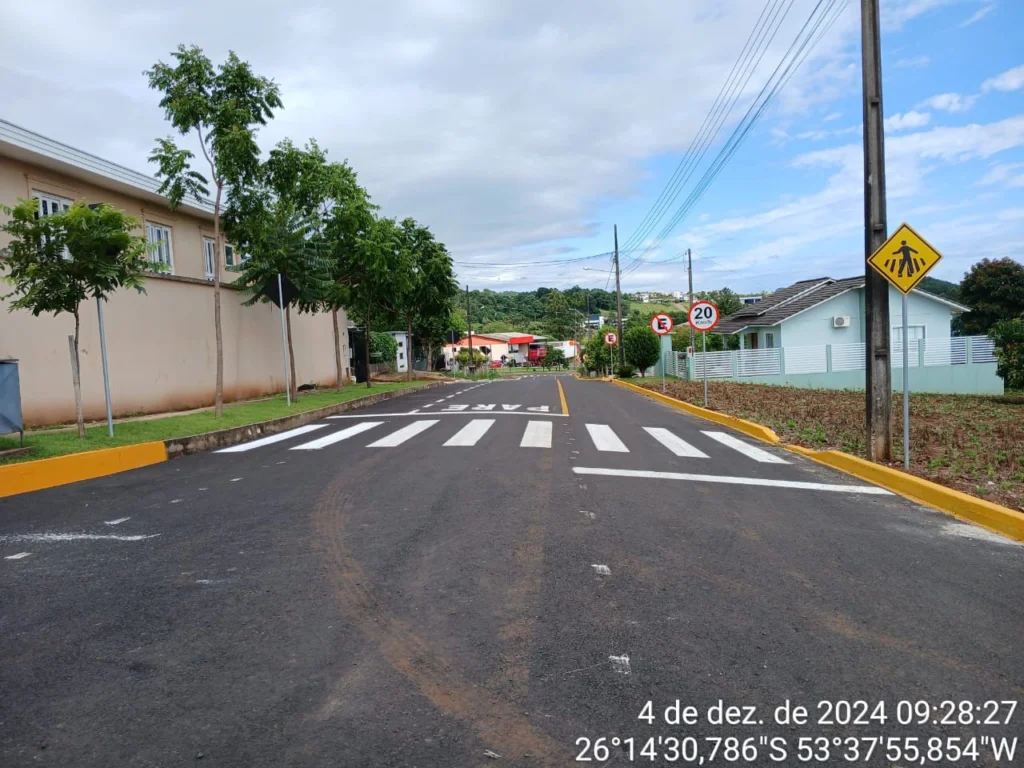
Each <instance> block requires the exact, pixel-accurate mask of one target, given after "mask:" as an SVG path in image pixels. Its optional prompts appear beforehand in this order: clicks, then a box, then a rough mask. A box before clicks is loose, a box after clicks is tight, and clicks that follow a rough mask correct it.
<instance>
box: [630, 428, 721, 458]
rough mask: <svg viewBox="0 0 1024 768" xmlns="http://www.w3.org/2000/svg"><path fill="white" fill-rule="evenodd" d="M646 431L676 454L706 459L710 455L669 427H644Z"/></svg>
mask: <svg viewBox="0 0 1024 768" xmlns="http://www.w3.org/2000/svg"><path fill="white" fill-rule="evenodd" d="M644 432H646V433H647V434H649V435H650V436H651V437H653V438H654V439H655V440H657V441H658V442H659V443H661V444H662V445H664V446H665V447H666V448H668V449H669V450H670V451H672V453H674V454H675V455H676V456H685V457H687V458H690V459H706V458H707V457H708V455H707V454H706V453H704V451H701V450H698V449H697V448H694V447H693V446H692V445H690V444H689V443H688V442H686V441H685V440H683V439H682V438H680V437H677V436H676V435H673V434H672V433H671V432H669V431H668V430H667V429H662V428H661V427H644Z"/></svg>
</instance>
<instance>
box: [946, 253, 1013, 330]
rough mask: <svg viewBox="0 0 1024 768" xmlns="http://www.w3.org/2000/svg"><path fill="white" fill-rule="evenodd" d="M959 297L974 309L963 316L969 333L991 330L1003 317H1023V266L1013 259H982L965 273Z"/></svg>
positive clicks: (962, 323)
mask: <svg viewBox="0 0 1024 768" xmlns="http://www.w3.org/2000/svg"><path fill="white" fill-rule="evenodd" d="M960 300H961V302H962V303H964V304H966V305H967V306H969V307H970V308H971V311H970V312H966V313H964V314H963V315H962V316H961V317H960V328H961V330H962V332H963V333H965V334H968V335H974V334H982V333H988V331H989V329H990V328H992V327H993V326H994V325H995V324H996V323H998V322H999V321H1000V320H1012V319H1013V318H1018V317H1022V316H1024V265H1021V264H1019V263H1018V262H1016V261H1014V260H1013V259H1011V258H1005V259H982V260H981V261H979V262H978V263H977V264H975V265H974V266H973V267H971V269H970V271H969V272H968V273H967V274H966V275H964V280H963V283H961V286H960Z"/></svg>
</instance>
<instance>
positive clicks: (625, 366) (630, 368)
mask: <svg viewBox="0 0 1024 768" xmlns="http://www.w3.org/2000/svg"><path fill="white" fill-rule="evenodd" d="M615 375H616V376H618V377H619V378H620V379H631V378H633V377H634V376H635V375H636V366H634V365H631V364H629V363H622V365H616V366H615Z"/></svg>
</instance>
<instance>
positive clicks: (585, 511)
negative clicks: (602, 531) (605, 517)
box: [580, 509, 594, 520]
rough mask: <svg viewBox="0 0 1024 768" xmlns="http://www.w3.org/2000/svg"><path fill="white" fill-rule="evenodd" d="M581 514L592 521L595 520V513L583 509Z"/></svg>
mask: <svg viewBox="0 0 1024 768" xmlns="http://www.w3.org/2000/svg"><path fill="white" fill-rule="evenodd" d="M580 514H581V515H584V516H585V517H589V518H590V519H591V520H593V519H594V513H593V512H587V510H585V509H581V510H580Z"/></svg>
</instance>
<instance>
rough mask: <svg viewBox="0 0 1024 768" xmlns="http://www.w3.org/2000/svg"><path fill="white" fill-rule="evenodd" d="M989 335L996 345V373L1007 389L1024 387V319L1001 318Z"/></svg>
mask: <svg viewBox="0 0 1024 768" xmlns="http://www.w3.org/2000/svg"><path fill="white" fill-rule="evenodd" d="M988 335H989V337H990V338H991V339H992V341H994V342H995V345H996V360H997V361H998V365H997V366H996V373H997V374H999V375H1000V376H1001V377H1002V379H1003V383H1004V384H1005V385H1006V387H1007V389H1024V319H1022V318H1013V319H1011V320H1000V321H999V322H998V323H996V324H995V325H993V326H992V327H991V328H990V329H989V331H988Z"/></svg>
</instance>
